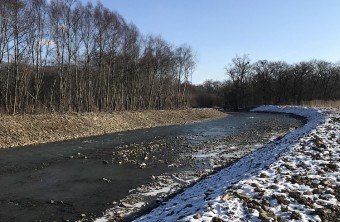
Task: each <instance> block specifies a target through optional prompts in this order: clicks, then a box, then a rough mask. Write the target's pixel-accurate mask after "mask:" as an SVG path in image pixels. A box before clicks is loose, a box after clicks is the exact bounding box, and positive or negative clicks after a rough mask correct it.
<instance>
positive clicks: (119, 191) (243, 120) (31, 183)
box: [0, 113, 302, 221]
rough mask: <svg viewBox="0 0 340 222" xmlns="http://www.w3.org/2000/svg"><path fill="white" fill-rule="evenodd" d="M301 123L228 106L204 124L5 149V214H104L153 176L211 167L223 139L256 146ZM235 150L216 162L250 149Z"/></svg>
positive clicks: (0, 158)
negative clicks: (224, 112)
mask: <svg viewBox="0 0 340 222" xmlns="http://www.w3.org/2000/svg"><path fill="white" fill-rule="evenodd" d="M301 125H302V121H301V120H299V119H296V118H293V117H291V116H288V115H274V114H263V113H262V114H260V113H230V115H229V116H227V117H225V118H222V119H217V120H211V121H205V122H201V123H194V124H187V125H181V126H167V127H158V128H153V129H143V130H135V131H129V132H123V133H115V134H110V135H104V136H96V137H89V138H84V139H77V140H72V141H65V142H58V143H50V144H43V145H36V146H27V147H21V148H14V149H7V150H0V221H39V220H42V221H66V220H70V221H74V220H77V219H81V218H82V217H83V216H84V215H85V217H86V218H91V217H96V216H100V215H101V214H102V212H103V211H104V210H105V209H108V208H111V207H112V206H113V204H112V203H113V202H115V201H116V202H118V201H119V200H121V199H123V198H124V197H126V196H127V195H128V194H129V190H132V189H135V188H137V187H139V186H141V185H143V184H147V183H149V182H151V180H152V179H151V178H152V177H154V176H157V175H161V174H162V175H163V174H171V173H173V172H180V171H182V170H188V169H189V168H190V169H191V168H192V169H196V170H197V169H200V170H202V169H204V168H209V167H210V168H211V167H212V165H209V164H205V163H206V162H209V161H210V159H211V156H210V154H211V153H216V152H217V151H216V150H215V148H216V147H221V145H223V147H224V148H223V149H224V150H223V152H224V153H226V152H227V153H228V149H229V148H230V147H231V145H232V147H243V148H242V149H246V147H253V149H254V147H256V144H263V143H266V142H269V141H270V140H271V139H272V138H273V137H277V136H279V135H283V134H284V133H286V132H288V131H289V130H292V129H294V128H295V127H299V126H301ZM230 149H231V148H230ZM217 153H219V154H221V153H222V152H221V150H219V151H218V152H217ZM237 154H238V155H239V156H237V155H236V154H233V157H231V156H230V155H229V156H228V155H225V156H224V158H222V159H223V161H222V162H221V161H220V160H218V161H220V162H218V161H217V162H215V163H214V165H218V166H224V165H227V163H230V161H234V160H236V159H237V158H239V157H240V156H242V155H244V154H246V152H244V153H243V152H242V150H241V148H240V149H239V150H238V151H237ZM221 155H222V154H221ZM192 156H194V157H195V158H193V157H192ZM174 166H175V167H174ZM82 214H83V216H82Z"/></svg>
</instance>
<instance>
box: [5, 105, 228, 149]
mask: <svg viewBox="0 0 340 222" xmlns="http://www.w3.org/2000/svg"><path fill="white" fill-rule="evenodd" d="M225 115H226V114H225V113H223V112H220V111H218V110H215V109H186V110H146V111H122V112H113V113H105V112H98V113H66V114H58V113H54V114H53V113H51V114H40V115H27V114H26V115H0V126H1V127H0V148H8V147H15V146H24V145H31V144H38V143H48V142H55V141H62V140H68V139H75V138H80V137H88V136H95V135H102V134H108V133H114V132H120V131H126V130H134V129H142V128H150V127H157V126H165V125H175V124H185V123H190V122H195V121H202V120H206V119H211V118H219V117H224V116H225Z"/></svg>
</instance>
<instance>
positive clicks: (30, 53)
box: [0, 0, 195, 113]
mask: <svg viewBox="0 0 340 222" xmlns="http://www.w3.org/2000/svg"><path fill="white" fill-rule="evenodd" d="M194 66H195V63H194V58H193V53H192V50H191V48H190V47H189V46H186V45H182V46H179V47H175V46H173V45H171V44H170V43H168V42H166V41H165V40H164V39H162V38H161V37H158V36H157V37H155V36H143V35H141V34H140V33H139V31H138V29H137V27H135V26H134V25H133V24H127V23H126V22H125V20H124V19H123V18H122V17H121V16H120V15H119V14H118V13H117V12H114V11H110V10H109V9H107V8H105V7H104V6H103V5H102V4H101V3H97V4H96V5H95V6H93V5H92V4H91V3H88V4H86V5H83V4H82V3H81V2H79V1H76V0H51V1H46V0H1V1H0V111H1V112H4V113H33V112H51V111H57V112H67V111H76V112H91V111H114V110H126V109H129V110H137V109H173V108H182V107H187V106H189V100H190V98H189V93H188V82H189V81H188V80H189V78H190V75H191V73H192V70H193V68H194Z"/></svg>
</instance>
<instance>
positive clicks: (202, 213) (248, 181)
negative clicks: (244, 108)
mask: <svg viewBox="0 0 340 222" xmlns="http://www.w3.org/2000/svg"><path fill="white" fill-rule="evenodd" d="M253 111H260V112H263V111H265V112H281V113H292V114H295V115H300V116H303V117H306V118H307V119H308V123H307V124H306V125H304V126H303V127H301V128H299V129H297V130H295V131H293V132H291V133H289V134H287V135H286V136H285V137H283V138H282V139H281V140H278V141H275V142H273V143H270V144H268V145H266V146H264V147H262V148H261V149H258V150H256V151H255V152H253V153H251V154H250V155H248V156H245V157H244V158H242V159H241V160H240V161H238V162H236V163H235V164H233V165H231V166H230V167H228V168H225V169H223V170H221V171H219V172H218V173H216V174H214V175H212V176H210V177H208V178H206V179H205V180H202V181H200V182H199V183H197V184H196V185H194V186H192V187H190V188H188V189H186V190H185V191H184V192H183V193H182V194H180V195H178V196H176V197H175V198H173V199H171V200H169V201H168V202H166V203H164V204H163V205H162V206H160V207H159V208H156V209H154V210H153V211H152V212H151V213H150V214H148V215H145V216H143V217H141V218H139V219H138V220H137V221H243V220H249V221H291V220H293V221H295V220H298V221H338V216H339V213H340V209H339V205H340V196H339V187H340V181H339V178H340V172H339V168H340V163H339V158H340V156H339V153H340V152H339V151H340V146H339V144H340V135H339V130H340V121H339V120H340V113H339V110H338V109H312V108H308V109H306V108H302V107H273V106H264V107H260V108H257V109H255V110H253ZM98 221H100V220H98ZM102 221H103V220H102ZM104 221H105V220H104Z"/></svg>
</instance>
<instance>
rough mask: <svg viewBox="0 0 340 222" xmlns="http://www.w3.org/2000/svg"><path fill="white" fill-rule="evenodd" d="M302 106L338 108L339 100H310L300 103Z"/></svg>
mask: <svg viewBox="0 0 340 222" xmlns="http://www.w3.org/2000/svg"><path fill="white" fill-rule="evenodd" d="M302 105H303V106H312V107H331V108H340V100H327V101H325V100H312V101H305V102H302Z"/></svg>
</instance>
